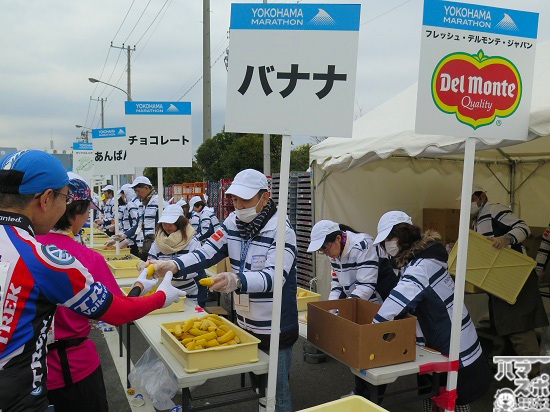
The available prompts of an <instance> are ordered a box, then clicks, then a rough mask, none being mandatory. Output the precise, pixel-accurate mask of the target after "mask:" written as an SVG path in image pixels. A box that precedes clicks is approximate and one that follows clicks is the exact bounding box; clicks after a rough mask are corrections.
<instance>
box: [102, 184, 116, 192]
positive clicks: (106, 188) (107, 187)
mask: <svg viewBox="0 0 550 412" xmlns="http://www.w3.org/2000/svg"><path fill="white" fill-rule="evenodd" d="M107 190H112V191H113V192H114V191H115V188H114V186H113V185H107V186H105V187H104V188H103V189H101V191H102V192H106V191H107Z"/></svg>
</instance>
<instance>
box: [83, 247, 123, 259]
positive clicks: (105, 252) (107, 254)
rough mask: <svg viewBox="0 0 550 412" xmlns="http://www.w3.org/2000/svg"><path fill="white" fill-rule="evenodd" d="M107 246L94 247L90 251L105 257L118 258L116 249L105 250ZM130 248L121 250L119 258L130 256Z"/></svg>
mask: <svg viewBox="0 0 550 412" xmlns="http://www.w3.org/2000/svg"><path fill="white" fill-rule="evenodd" d="M105 248H106V246H92V247H91V248H90V249H92V250H95V251H96V252H97V253H99V254H100V255H101V256H103V257H114V256H117V254H116V250H115V249H105ZM129 255H130V248H124V249H120V254H119V255H118V256H129Z"/></svg>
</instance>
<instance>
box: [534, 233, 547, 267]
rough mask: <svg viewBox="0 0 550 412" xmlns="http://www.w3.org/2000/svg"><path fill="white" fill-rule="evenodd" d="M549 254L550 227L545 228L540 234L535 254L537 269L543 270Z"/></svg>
mask: <svg viewBox="0 0 550 412" xmlns="http://www.w3.org/2000/svg"><path fill="white" fill-rule="evenodd" d="M549 253H550V225H548V227H547V228H546V230H545V231H544V233H543V234H542V239H541V242H540V246H539V251H538V253H537V268H540V269H544V267H545V266H546V261H547V260H548V254H549Z"/></svg>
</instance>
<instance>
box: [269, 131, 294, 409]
mask: <svg viewBox="0 0 550 412" xmlns="http://www.w3.org/2000/svg"><path fill="white" fill-rule="evenodd" d="M279 176H280V177H279V179H280V180H279V182H280V183H279V204H278V205H277V235H276V237H275V245H276V246H275V279H274V281H273V309H272V315H271V340H270V344H269V372H268V378H267V405H266V409H267V411H268V412H273V411H275V394H276V391H277V365H278V363H279V332H280V329H281V303H282V298H283V268H284V267H283V265H284V260H285V234H286V219H287V217H286V212H287V203H288V181H289V178H290V136H289V135H283V146H282V149H281V171H280V175H279Z"/></svg>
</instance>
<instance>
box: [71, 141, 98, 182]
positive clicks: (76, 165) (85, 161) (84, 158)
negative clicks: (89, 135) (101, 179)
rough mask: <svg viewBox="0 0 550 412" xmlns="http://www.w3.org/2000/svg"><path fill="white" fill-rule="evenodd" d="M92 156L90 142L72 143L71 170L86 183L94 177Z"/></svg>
mask: <svg viewBox="0 0 550 412" xmlns="http://www.w3.org/2000/svg"><path fill="white" fill-rule="evenodd" d="M94 156H95V155H94V151H93V145H92V143H84V142H75V143H73V172H74V173H76V174H77V175H79V176H80V177H82V178H83V179H84V180H86V181H87V182H88V183H90V182H91V181H92V179H93V177H94Z"/></svg>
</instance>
